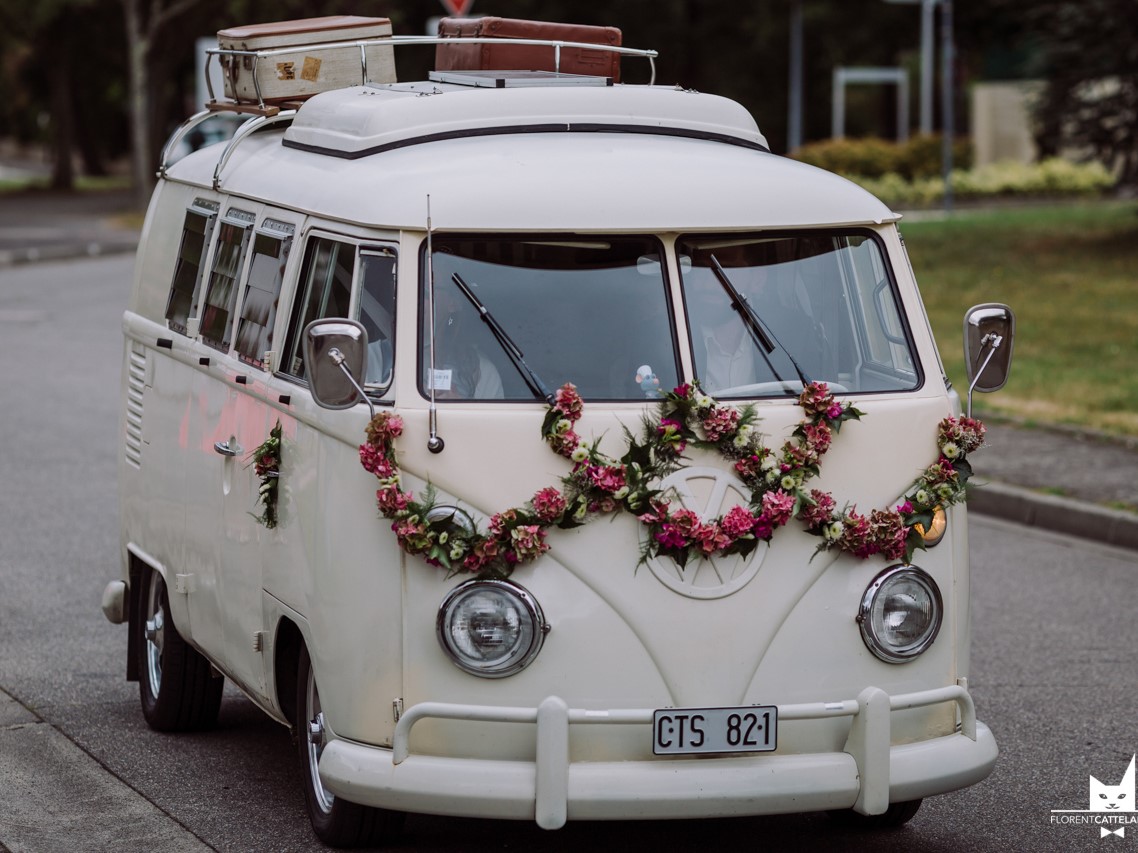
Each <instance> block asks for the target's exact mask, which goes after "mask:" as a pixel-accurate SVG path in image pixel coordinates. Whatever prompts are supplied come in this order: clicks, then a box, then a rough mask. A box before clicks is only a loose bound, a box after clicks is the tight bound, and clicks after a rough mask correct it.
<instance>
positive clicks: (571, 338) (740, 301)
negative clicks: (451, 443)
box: [419, 232, 920, 400]
mask: <svg viewBox="0 0 1138 853" xmlns="http://www.w3.org/2000/svg"><path fill="white" fill-rule="evenodd" d="M432 244H433V255H432V265H433V275H434V314H435V335H434V365H433V372H432V358H431V335H430V324H429V322H428V318H429V316H430V314H429V305H430V299H429V289H428V288H427V286H426V281H427V277H426V274H425V273H426V267H427V264H426V263H425V261H426V257H425V250H424V263H423V265H422V269H423V271H424V275H423V279H422V281H423V286H422V287H421V288H420V291H421V292H420V318H421V323H420V343H421V346H420V371H419V376H420V390H421V391H422V393H423V394H424V395H429V394H430V391H431V389H432V385H433V389H434V392H435V396H436V398H437V399H439V400H452V399H464V400H534V399H541V398H542V396H543V392H542V390H541V389H543V388H544V389H548V390H553V389H556V388H557V387H559V386H560V385H562V384H564V383H565V382H572V383H574V384H575V385H576V386H577V387H578V389H579V390H580V392H581V394H582V396H583V397H584V398H585V399H594V400H644V399H654V398H656V397H657V396H658V394H659V393H660V392H661V391H667V390H670V389H672V388H674V387H675V386H676V385H678V384H679V383H680V381H681V380H680V377H681V371H680V360H679V352H678V341H680V340H682V341H683V345H684V346H689V345H690V346H691V354H692V361H693V364H694V368H695V374H696V376H697V377H698V378H699V379H700V381H701V384H702V385H703V387H704V389H705V390H706V391H707V392H708V393H711V394H714V395H717V396H721V397H728V398H731V397H736V398H739V397H780V396H791V395H797V393H798V391H799V390H800V389H801V387H802V382H803V381H811V380H822V381H825V382H828V383H830V384H831V385H832V386H834V387H835V389H836V390H839V391H843V392H849V393H857V392H881V391H902V390H908V389H912V388H915V387H917V386H918V385H919V381H920V378H919V375H918V372H917V369H916V359H915V357H914V355H913V350H912V345H911V342H910V337H909V334H908V330H907V327H906V325H905V323H904V321H903V319H902V316H903V315H902V313H901V311H900V309H899V307H898V299H897V294H896V288H895V287H894V285H893V283H892V279H891V277H890V275H889V272H888V267H887V266H886V263H885V260H884V257H883V255H882V252H881V248H880V246H879V244H878V243H877V241H876V240H875V239H873V237H872V236H870V235H869V234H868V233H852V232H851V233H846V234H833V233H825V234H822V233H818V232H811V233H809V234H802V235H779V236H771V235H770V234H756V235H746V234H743V235H741V234H733V235H720V236H707V235H698V236H682V237H680V238H679V239H678V240H677V241H676V243H675V255H676V259H677V263H676V264H675V265H672V268H673V269H676V268H678V269H679V274H680V281H679V282H678V285H679V287H678V288H676V289H672V288H671V287H670V283H669V281H668V266H669V264H667V263H665V262H662V261H663V260H664V258H665V252H666V248H665V244H664V243H663V242H661V241H660V240H659V239H657V238H655V237H640V236H620V237H591V236H590V237H561V236H551V237H548V238H546V237H542V236H526V237H524V238H523V237H484V236H466V235H463V236H454V235H445V234H444V235H433V238H432ZM670 293H675V294H678V295H681V296H682V299H683V305H684V308H685V313H686V316H687V328H686V329H684V330H682V333H681V335H679V336H677V335H676V334H675V333H674V331H673V330H674V328H675V325H676V324H675V323H674V320H673V318H674V316H675V315H676V313H677V312H675V311H674V309H673V305H672V300H671V298H670V296H669V294H670ZM484 317H485V318H488V319H489V320H490V321H491V322H486V320H484V319H483V318H484ZM494 324H497V326H498V327H499V329H500V332H501V333H500V334H498V335H497V336H496V335H495V334H494V332H493V330H492V326H493V325H494Z"/></svg>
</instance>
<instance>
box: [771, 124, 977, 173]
mask: <svg viewBox="0 0 1138 853" xmlns="http://www.w3.org/2000/svg"><path fill="white" fill-rule="evenodd" d="M790 156H791V157H793V158H794V159H795V160H801V161H802V162H803V163H809V164H810V165H812V166H818V167H819V168H822V169H826V170H828V171H830V172H837V173H838V174H839V175H859V176H861V177H866V178H881V177H884V176H885V175H889V174H897V175H899V176H901V178H903V179H905V180H913V179H919V178H928V177H933V176H935V175H939V174H940V173H941V156H942V154H941V137H940V136H939V135H938V134H924V135H921V136H914V137H913V138H911V139H910V140H909V141H908V142H905V143H898V142H890V141H888V140H885V139H878V138H876V137H866V138H862V139H828V140H825V141H823V142H813V143H811V144H809V145H804V146H802V147H801V148H799V149H798V150H797V151H793V152H791V155H790ZM953 161H954V164H955V165H956V166H957V167H958V168H966V169H967V168H970V167H971V166H972V143H971V142H970V141H968V140H967V139H959V140H957V141H956V142H955V143H954V147H953Z"/></svg>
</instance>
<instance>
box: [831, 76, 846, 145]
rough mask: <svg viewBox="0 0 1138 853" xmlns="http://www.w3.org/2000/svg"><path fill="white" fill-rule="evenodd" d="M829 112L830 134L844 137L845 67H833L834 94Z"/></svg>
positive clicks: (836, 137) (834, 136)
mask: <svg viewBox="0 0 1138 853" xmlns="http://www.w3.org/2000/svg"><path fill="white" fill-rule="evenodd" d="M831 109H832V111H831V113H830V136H831V137H833V138H834V139H844V138H845V135H846V75H845V69H843V68H835V69H834V94H833V101H832V108H831Z"/></svg>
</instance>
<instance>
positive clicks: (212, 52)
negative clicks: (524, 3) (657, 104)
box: [205, 36, 659, 110]
mask: <svg viewBox="0 0 1138 853" xmlns="http://www.w3.org/2000/svg"><path fill="white" fill-rule="evenodd" d="M425 44H436V45H437V44H512V45H538V46H545V47H551V48H553V68H554V71H555V72H558V73H559V72H560V70H561V49H562V48H565V47H573V48H582V49H584V50H599V51H604V52H606V53H619V54H620V55H621V56H639V57H643V58H645V59H647V60H648V66H649V69H650V76H649V80H648V85H649V86H652V85H655V83H656V57H657V56H659V53H658V52H657V51H655V50H642V49H640V48H634V47H617V46H615V45H610V44H593V43H590V42H578V41H557V40H556V39H515V38H509V39H503V38H493V37H490V36H471V37H469V38H450V37H446V36H384V37H382V38H374V39H361V40H359V41H336V42H321V43H318V44H306V45H304V46H303V49H304V50H305V51H319V50H343V49H344V48H345V47H357V48H359V51H360V85H361V86H362V85H365V84H366V83H367V82H368V68H367V48H368V47H402V46H404V45H425ZM298 47H300V46H299V45H289V46H287V47H278V48H273V49H272V50H229V49H226V48H220V47H216V48H210V49H209V50H207V51H206V67H205V79H206V85H207V86H208V87H209V96H210V101H211V102H216V100H217V96H216V95H215V94H214V91H213V83H212V81H211V79H210V73H209V64H210V62H212V61H213V57H215V56H240V57H245V58H247V59H248V60H251V64H252V71H253V73H252V80H253V88H254V91H255V93H256V95H257V104H256V107H257V108H260V109H262V110H264V109H267V107H266V104H265V100H264V97H263V96H262V95H261V86H260V83H259V82H258V80H257V63H258V61H260V60H262V59H269V58H271V57H274V56H284V55H285V54H290V53H296V51H297V49H298Z"/></svg>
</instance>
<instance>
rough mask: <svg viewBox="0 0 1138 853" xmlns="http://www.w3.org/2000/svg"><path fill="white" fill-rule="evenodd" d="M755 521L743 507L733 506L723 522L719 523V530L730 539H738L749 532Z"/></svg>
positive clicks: (752, 515)
mask: <svg viewBox="0 0 1138 853" xmlns="http://www.w3.org/2000/svg"><path fill="white" fill-rule="evenodd" d="M756 521H757V519H756V518H755V516H754V514H753V513H752V512H751V511H750V510H749V509H747V508H746V507H745V506H733V507H731V510H730V512H728V513H727V515H725V516H723V520H722V521H720V522H719V527H720V529H721V530H722V531H723V532H724V533H725V534H726V535H727V536H728V537H730V538H731V539H738V538H739V537H740V536H745V535H746V534H748V533H750V532H751V529H752V528H753V527H754V526H755V522H756Z"/></svg>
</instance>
